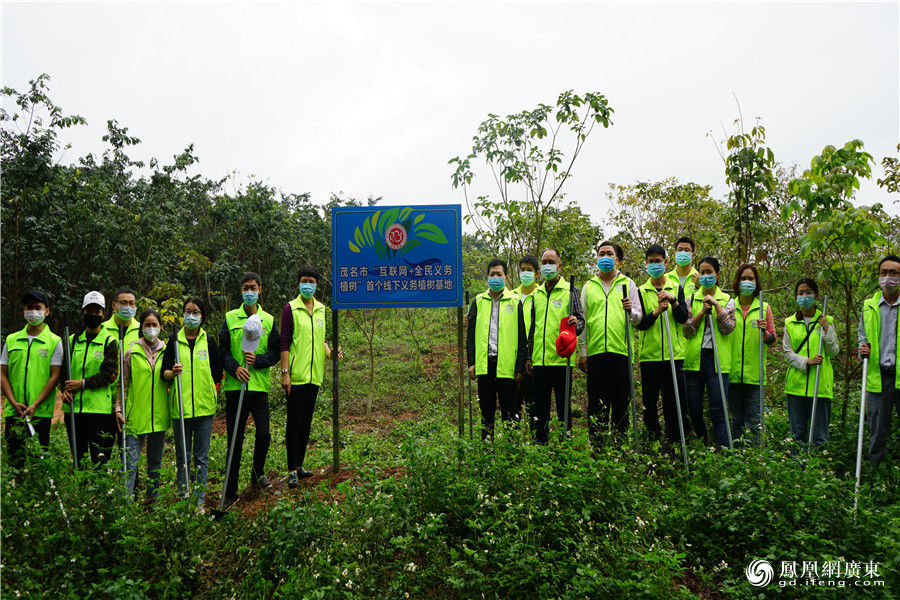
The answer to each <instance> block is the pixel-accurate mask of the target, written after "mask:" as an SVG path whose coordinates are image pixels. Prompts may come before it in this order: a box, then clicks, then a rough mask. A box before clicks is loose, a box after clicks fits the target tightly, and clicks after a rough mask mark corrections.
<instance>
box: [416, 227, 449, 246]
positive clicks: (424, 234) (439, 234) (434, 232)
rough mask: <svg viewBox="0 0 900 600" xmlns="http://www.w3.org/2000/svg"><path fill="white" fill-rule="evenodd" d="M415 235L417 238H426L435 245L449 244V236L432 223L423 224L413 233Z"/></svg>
mask: <svg viewBox="0 0 900 600" xmlns="http://www.w3.org/2000/svg"><path fill="white" fill-rule="evenodd" d="M413 235H414V236H416V237H420V238H424V239H426V240H430V241H432V242H434V243H435V244H446V243H447V236H445V235H444V232H443V231H441V230H440V229H439V228H438V227H437V226H436V225H432V224H431V223H421V224H420V225H419V226H418V227H416V229H415V230H414V231H413Z"/></svg>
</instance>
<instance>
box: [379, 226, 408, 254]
mask: <svg viewBox="0 0 900 600" xmlns="http://www.w3.org/2000/svg"><path fill="white" fill-rule="evenodd" d="M384 241H385V242H387V245H388V247H389V248H390V249H391V250H399V249H400V248H402V247H403V246H405V245H406V228H405V227H403V225H400V224H399V223H394V224H393V225H391V226H390V227H388V228H387V230H386V231H385V232H384Z"/></svg>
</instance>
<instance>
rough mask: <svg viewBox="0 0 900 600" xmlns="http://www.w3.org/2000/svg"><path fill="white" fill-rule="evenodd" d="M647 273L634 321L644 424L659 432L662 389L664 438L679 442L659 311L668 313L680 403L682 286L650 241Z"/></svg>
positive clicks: (661, 250) (662, 251)
mask: <svg viewBox="0 0 900 600" xmlns="http://www.w3.org/2000/svg"><path fill="white" fill-rule="evenodd" d="M645 256H646V260H647V267H646V269H647V273H648V274H649V275H650V278H649V279H647V281H646V282H645V283H644V284H643V285H641V286H640V287H639V288H638V291H639V292H640V300H641V310H642V311H643V313H644V317H643V318H642V319H641V322H640V324H638V326H637V329H638V343H637V352H638V356H639V357H640V363H641V392H642V393H641V398H642V401H643V404H644V425H645V426H646V427H647V431H649V432H650V433H651V435H654V436H657V437H658V436H660V435H661V434H662V428H661V427H660V425H659V412H658V411H657V408H656V407H657V403H658V401H659V395H660V391H662V406H663V417H664V418H665V421H666V439H667V440H668V441H669V443H675V442H677V441H679V438H680V436H679V429H678V409H677V407H676V405H675V386H674V385H673V381H672V363H671V362H670V361H669V356H670V355H669V340H668V338H667V337H666V324H665V321H664V319H665V317H663V313H668V319H669V335H671V339H672V357H673V358H674V359H675V361H674V362H675V379H676V381H678V385H679V390H678V391H679V398H681V400H682V403H683V402H684V394H683V393H682V389H683V388H684V374H683V372H682V367H683V366H684V344H683V343H682V342H681V341H680V338H679V337H677V336H676V335H675V332H676V331H680V330H681V326H682V325H683V324H684V323H685V321H687V318H688V311H687V306H686V303H685V301H684V287H682V286H680V285H679V284H678V281H673V280H672V278H671V277H668V276H667V275H666V272H665V271H666V250H665V248H663V247H662V246H660V245H659V244H653V245H652V246H650V247H649V248H647V251H646V252H645ZM687 412H688V411H687V405H686V404H683V405H682V407H681V418H682V423H683V426H684V430H685V431H688V430H689V428H690V424H689V423H688V420H687Z"/></svg>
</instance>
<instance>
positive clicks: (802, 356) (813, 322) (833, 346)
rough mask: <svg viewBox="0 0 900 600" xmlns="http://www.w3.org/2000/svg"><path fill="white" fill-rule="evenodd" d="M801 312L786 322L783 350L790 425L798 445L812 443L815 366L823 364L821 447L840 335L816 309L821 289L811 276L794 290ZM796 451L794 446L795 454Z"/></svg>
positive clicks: (817, 440) (817, 433)
mask: <svg viewBox="0 0 900 600" xmlns="http://www.w3.org/2000/svg"><path fill="white" fill-rule="evenodd" d="M794 296H795V297H796V301H797V307H798V310H797V312H796V313H795V314H793V315H791V316H789V317H788V318H787V319H785V321H784V337H783V338H782V348H783V349H784V358H785V360H787V362H788V365H789V368H788V372H787V378H786V381H785V388H786V389H785V392H786V393H787V405H788V422H789V423H790V426H791V435H792V436H793V437H794V440H795V441H796V442H797V444H806V443H807V441H808V440H809V421H810V417H811V416H812V404H813V392H814V389H815V383H816V365H822V367H821V374H820V375H819V397H818V402H817V404H816V419H815V429H814V430H813V445H815V446H822V445H824V444H825V442H826V441H827V440H828V422H829V420H830V418H831V399H832V398H833V397H834V391H833V390H834V370H833V369H832V366H831V359H832V358H834V357H835V356H837V355H838V352H839V351H840V347H839V346H838V340H837V334H836V333H835V328H834V319H832V318H831V316H830V315H829V316H828V318H827V319H826V318H824V317H823V316H822V311H821V310H819V307H818V306H816V300H817V299H818V297H819V286H818V285H816V282H815V281H813V280H812V279H810V278H808V277H804V278H803V279H801V280H800V281H798V282H797V285H796V286H795V287H794ZM822 331H824V332H825V338H824V346H823V347H824V355H823V354H819V353H818V352H819V337H820V336H821V332H822ZM796 450H797V448H796V446H795V447H794V452H796Z"/></svg>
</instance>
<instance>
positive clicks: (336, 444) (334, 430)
mask: <svg viewBox="0 0 900 600" xmlns="http://www.w3.org/2000/svg"><path fill="white" fill-rule="evenodd" d="M339 312H340V311H339V310H338V309H336V308H335V309H332V311H331V329H332V330H333V332H334V348H333V349H332V351H331V470H332V471H334V472H335V473H337V472H338V469H339V468H340V466H341V425H340V423H339V422H338V419H339V418H340V411H339V410H338V351H337V349H338V348H339V347H340V346H339V343H340V338H339V335H338V333H339V330H338V324H339V320H338V313H339Z"/></svg>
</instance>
